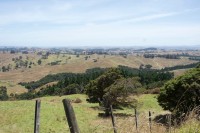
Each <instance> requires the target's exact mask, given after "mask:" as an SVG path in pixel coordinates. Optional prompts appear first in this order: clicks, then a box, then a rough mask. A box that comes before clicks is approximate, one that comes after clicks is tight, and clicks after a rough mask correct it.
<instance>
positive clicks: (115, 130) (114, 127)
mask: <svg viewBox="0 0 200 133" xmlns="http://www.w3.org/2000/svg"><path fill="white" fill-rule="evenodd" d="M110 112H111V118H112V124H113V129H114V133H117V129H116V125H115V118H114V115H113V108H112V105H110Z"/></svg>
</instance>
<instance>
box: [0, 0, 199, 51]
mask: <svg viewBox="0 0 200 133" xmlns="http://www.w3.org/2000/svg"><path fill="white" fill-rule="evenodd" d="M191 45H200V0H0V46H27V47H32V46H35V47H83V46H93V47H99V46H100V47H118V46H128V47H129V46H131V47H134V46H146V47H149V46H191Z"/></svg>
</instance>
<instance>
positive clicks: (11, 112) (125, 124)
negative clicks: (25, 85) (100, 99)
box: [0, 94, 199, 133]
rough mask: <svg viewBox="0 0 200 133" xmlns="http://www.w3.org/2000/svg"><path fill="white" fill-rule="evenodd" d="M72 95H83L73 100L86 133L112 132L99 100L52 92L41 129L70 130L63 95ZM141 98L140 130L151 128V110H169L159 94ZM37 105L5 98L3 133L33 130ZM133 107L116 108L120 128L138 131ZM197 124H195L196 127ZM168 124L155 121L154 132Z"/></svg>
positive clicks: (177, 130)
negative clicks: (88, 99) (75, 101)
mask: <svg viewBox="0 0 200 133" xmlns="http://www.w3.org/2000/svg"><path fill="white" fill-rule="evenodd" d="M64 98H69V99H72V100H75V99H76V98H80V99H81V100H82V102H81V103H73V102H72V105H73V107H74V110H75V114H76V117H77V120H78V124H79V128H80V131H81V132H82V133H102V132H105V133H112V132H113V129H112V123H111V118H101V117H98V114H99V113H102V111H101V110H99V109H98V104H93V103H87V102H86V95H80V94H76V95H68V96H62V97H58V96H52V97H43V98H41V101H42V102H41V115H40V117H41V120H40V132H42V133H46V132H51V133H53V132H55V133H57V132H59V133H64V132H69V128H68V124H67V121H66V118H65V113H64V108H63V105H62V99H64ZM135 98H136V99H137V100H138V101H139V105H140V106H139V109H138V111H139V118H138V119H139V123H138V125H139V131H140V132H148V131H149V126H148V111H149V110H150V111H152V112H153V114H152V116H153V117H155V116H157V115H159V114H166V113H167V112H165V111H163V110H162V108H161V107H160V106H159V105H158V103H157V100H156V95H151V94H145V95H140V96H135ZM34 107H35V100H28V101H26V100H24V101H5V102H0V119H1V123H0V132H1V133H32V132H33V127H34V126H33V125H34ZM88 114H89V115H88ZM133 114H134V111H133V109H132V108H124V109H123V110H116V111H114V115H115V116H116V123H117V130H118V132H123V133H124V132H126V133H131V132H136V130H135V122H134V120H135V118H134V115H133ZM192 126H193V127H192ZM198 126H199V125H198V123H196V122H195V121H190V126H188V124H187V123H186V124H183V125H182V126H181V127H180V128H175V129H173V131H174V133H180V132H181V133H187V132H188V131H189V130H190V129H189V128H190V127H192V128H196V129H198ZM165 131H166V127H165V126H163V125H160V124H157V123H155V122H153V124H152V132H156V133H157V132H162V133H163V132H165Z"/></svg>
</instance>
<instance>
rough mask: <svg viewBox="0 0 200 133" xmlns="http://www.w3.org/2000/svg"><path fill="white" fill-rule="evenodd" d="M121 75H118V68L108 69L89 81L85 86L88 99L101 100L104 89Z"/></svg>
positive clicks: (91, 100)
mask: <svg viewBox="0 0 200 133" xmlns="http://www.w3.org/2000/svg"><path fill="white" fill-rule="evenodd" d="M121 77H122V75H120V71H119V70H118V69H109V70H108V71H107V72H105V73H104V74H103V75H101V76H100V77H98V78H97V79H95V80H92V81H90V82H89V84H88V85H87V86H86V94H87V95H88V98H89V99H88V101H90V102H98V101H99V100H100V101H102V100H103V95H104V94H105V93H106V92H105V89H106V88H107V87H109V86H110V85H112V84H113V83H114V82H115V81H116V80H117V79H120V78H121Z"/></svg>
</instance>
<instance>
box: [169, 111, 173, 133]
mask: <svg viewBox="0 0 200 133" xmlns="http://www.w3.org/2000/svg"><path fill="white" fill-rule="evenodd" d="M171 121H172V115H171V114H169V116H168V124H169V132H170V133H171Z"/></svg>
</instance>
